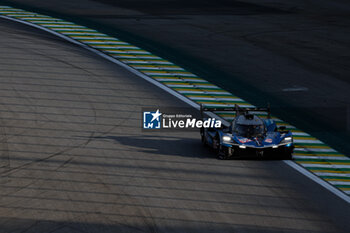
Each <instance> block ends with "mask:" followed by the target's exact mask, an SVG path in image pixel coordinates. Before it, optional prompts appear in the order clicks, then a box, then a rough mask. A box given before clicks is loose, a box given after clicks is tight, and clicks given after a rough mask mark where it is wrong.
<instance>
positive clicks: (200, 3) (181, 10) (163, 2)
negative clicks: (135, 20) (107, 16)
mask: <svg viewBox="0 0 350 233" xmlns="http://www.w3.org/2000/svg"><path fill="white" fill-rule="evenodd" d="M99 2H103V3H107V4H110V5H112V6H118V7H125V8H128V9H133V10H137V11H140V12H143V13H145V14H151V15H181V14H182V15H203V14H213V15H254V14H284V13H288V11H285V10H281V9H278V8H274V7H267V6H262V5H259V4H253V3H247V2H241V1H234V0H216V1H213V0H176V1H174V0H147V1H142V0H136V1H135V0H132V1H130V0H121V1H120V0H118V1H114V0H100V1H99Z"/></svg>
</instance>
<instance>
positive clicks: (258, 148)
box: [200, 105, 294, 159]
mask: <svg viewBox="0 0 350 233" xmlns="http://www.w3.org/2000/svg"><path fill="white" fill-rule="evenodd" d="M216 111H220V112H222V111H230V112H235V117H234V119H233V121H232V122H231V124H230V125H229V126H223V127H221V128H201V130H200V134H201V140H202V143H203V144H204V145H208V146H210V147H212V148H213V149H214V150H215V151H216V152H217V154H218V157H219V158H220V159H228V158H233V157H244V156H247V157H248V156H258V157H261V158H267V157H274V158H280V159H292V153H293V150H294V144H293V136H292V133H291V132H290V131H288V130H286V127H284V126H281V127H279V128H277V125H276V123H275V121H274V120H272V119H271V116H270V108H269V107H268V108H240V107H238V106H237V105H236V106H235V108H208V107H202V106H201V114H202V117H203V114H204V112H216ZM252 112H265V113H267V118H266V119H262V118H260V117H258V116H257V115H254V114H252Z"/></svg>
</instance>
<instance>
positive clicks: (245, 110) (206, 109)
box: [200, 104, 271, 118]
mask: <svg viewBox="0 0 350 233" xmlns="http://www.w3.org/2000/svg"><path fill="white" fill-rule="evenodd" d="M200 111H201V116H202V118H203V116H204V112H217V111H220V112H221V111H224V112H226V111H227V112H235V113H236V117H237V116H239V115H247V114H249V112H254V111H256V112H266V113H267V118H271V110H270V104H267V107H266V108H260V107H252V108H242V107H239V106H238V105H237V104H235V106H234V107H205V106H203V105H202V104H201V105H200Z"/></svg>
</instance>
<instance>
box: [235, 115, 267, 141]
mask: <svg viewBox="0 0 350 233" xmlns="http://www.w3.org/2000/svg"><path fill="white" fill-rule="evenodd" d="M231 131H232V133H234V134H236V135H237V136H242V137H246V138H250V137H258V136H262V135H264V134H265V132H266V127H265V124H264V122H263V121H262V120H261V119H260V118H259V117H257V116H255V115H250V114H246V115H240V116H237V118H236V119H235V120H234V121H233V122H232V125H231Z"/></svg>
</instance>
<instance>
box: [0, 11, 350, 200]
mask: <svg viewBox="0 0 350 233" xmlns="http://www.w3.org/2000/svg"><path fill="white" fill-rule="evenodd" d="M0 18H4V19H8V20H11V21H15V22H18V23H23V24H26V25H28V26H32V27H35V28H38V29H41V30H44V31H46V32H48V33H51V34H53V35H55V36H58V37H60V38H62V39H64V40H67V41H69V42H71V43H73V44H76V45H79V46H81V47H83V48H85V49H87V50H89V51H91V52H93V53H95V54H97V55H99V56H101V57H103V58H105V59H107V60H109V61H111V62H113V63H115V64H117V65H119V66H121V67H123V68H125V69H127V70H128V71H130V72H131V73H133V74H135V75H137V76H139V77H141V78H143V79H144V80H146V81H148V82H150V83H152V84H154V85H156V86H157V87H159V88H161V89H163V90H164V91H166V92H168V93H169V94H171V95H173V96H175V97H177V98H178V99H180V100H182V101H183V102H185V103H187V104H189V105H190V106H192V107H194V108H195V109H197V110H199V109H200V106H199V104H197V103H195V102H193V101H191V100H189V99H188V98H187V97H185V96H183V95H181V94H180V93H178V92H176V91H174V90H172V89H171V88H169V87H167V86H165V85H163V84H161V83H159V82H158V81H156V80H154V79H152V78H150V77H148V76H146V75H145V74H143V73H141V72H139V71H137V70H135V69H133V68H131V67H130V66H128V65H126V64H124V63H122V62H121V61H119V60H117V59H115V58H113V57H110V56H108V55H106V54H104V53H102V52H101V51H99V50H96V49H93V48H91V47H89V46H87V45H85V44H83V43H81V42H78V41H76V40H74V39H72V38H69V37H68V36H65V35H62V34H60V33H58V32H55V31H53V30H50V29H47V28H45V27H42V26H40V25H36V24H34V23H30V22H27V21H23V20H19V19H15V18H11V17H7V16H4V15H0ZM208 115H209V116H212V117H215V118H219V119H220V120H223V122H224V123H225V124H228V122H227V121H226V120H224V119H223V118H221V117H218V116H217V115H215V114H214V113H211V112H210V113H208ZM284 162H285V163H286V164H287V165H289V166H290V167H292V168H294V169H295V170H297V171H298V172H300V173H302V174H303V175H305V176H306V177H308V178H310V179H311V180H313V181H315V182H316V183H318V184H319V185H321V186H322V187H324V188H326V189H328V190H329V191H330V192H332V193H333V194H335V195H337V196H338V197H340V198H341V199H343V200H344V201H346V202H347V203H349V204H350V197H349V196H348V195H346V194H345V193H343V192H342V191H340V190H339V189H337V188H335V187H333V186H332V185H330V184H329V183H327V182H326V181H324V180H322V179H321V178H319V177H317V176H316V175H314V174H312V173H311V172H309V171H308V170H306V169H305V168H302V167H301V166H299V165H298V164H297V163H295V162H293V161H290V160H287V161H286V160H284Z"/></svg>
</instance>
